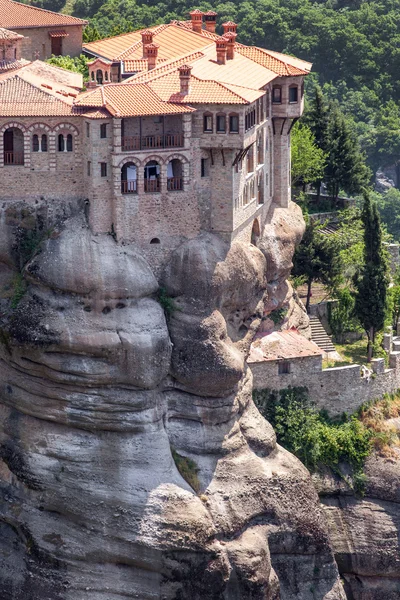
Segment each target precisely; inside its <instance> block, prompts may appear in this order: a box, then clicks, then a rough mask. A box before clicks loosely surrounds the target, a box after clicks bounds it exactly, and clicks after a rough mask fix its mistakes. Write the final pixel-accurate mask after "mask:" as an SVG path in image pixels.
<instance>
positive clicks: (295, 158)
mask: <svg viewBox="0 0 400 600" xmlns="http://www.w3.org/2000/svg"><path fill="white" fill-rule="evenodd" d="M291 140H292V185H298V184H300V183H301V184H303V185H305V184H306V183H311V182H314V181H320V180H321V179H322V178H323V174H324V169H325V163H326V158H325V153H324V152H323V150H321V149H320V148H319V147H318V146H317V144H316V142H315V137H314V135H313V133H312V131H311V129H310V128H309V127H308V126H307V125H303V124H301V123H296V125H295V126H294V127H293V129H292V135H291Z"/></svg>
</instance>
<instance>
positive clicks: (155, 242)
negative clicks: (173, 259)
mask: <svg viewBox="0 0 400 600" xmlns="http://www.w3.org/2000/svg"><path fill="white" fill-rule="evenodd" d="M150 244H160V240H159V238H153V239H151V240H150Z"/></svg>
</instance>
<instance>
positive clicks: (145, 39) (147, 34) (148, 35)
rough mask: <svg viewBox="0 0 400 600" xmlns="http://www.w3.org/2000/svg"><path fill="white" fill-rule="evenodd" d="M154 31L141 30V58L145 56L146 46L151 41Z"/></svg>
mask: <svg viewBox="0 0 400 600" xmlns="http://www.w3.org/2000/svg"><path fill="white" fill-rule="evenodd" d="M153 36H154V33H153V32H152V31H150V30H149V29H145V30H144V31H142V44H143V58H147V56H146V46H148V45H149V44H152V43H153Z"/></svg>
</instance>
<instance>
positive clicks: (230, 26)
mask: <svg viewBox="0 0 400 600" xmlns="http://www.w3.org/2000/svg"><path fill="white" fill-rule="evenodd" d="M222 27H223V28H224V35H225V33H231V32H232V33H237V25H236V23H234V22H233V21H227V22H226V23H222Z"/></svg>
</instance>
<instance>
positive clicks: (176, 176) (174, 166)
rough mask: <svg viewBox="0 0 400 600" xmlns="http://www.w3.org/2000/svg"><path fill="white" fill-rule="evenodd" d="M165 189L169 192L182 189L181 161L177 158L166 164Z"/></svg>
mask: <svg viewBox="0 0 400 600" xmlns="http://www.w3.org/2000/svg"><path fill="white" fill-rule="evenodd" d="M167 190H168V191H169V192H176V191H181V190H183V177H182V162H181V161H180V160H179V159H177V158H174V159H173V160H170V161H169V163H168V164H167Z"/></svg>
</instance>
